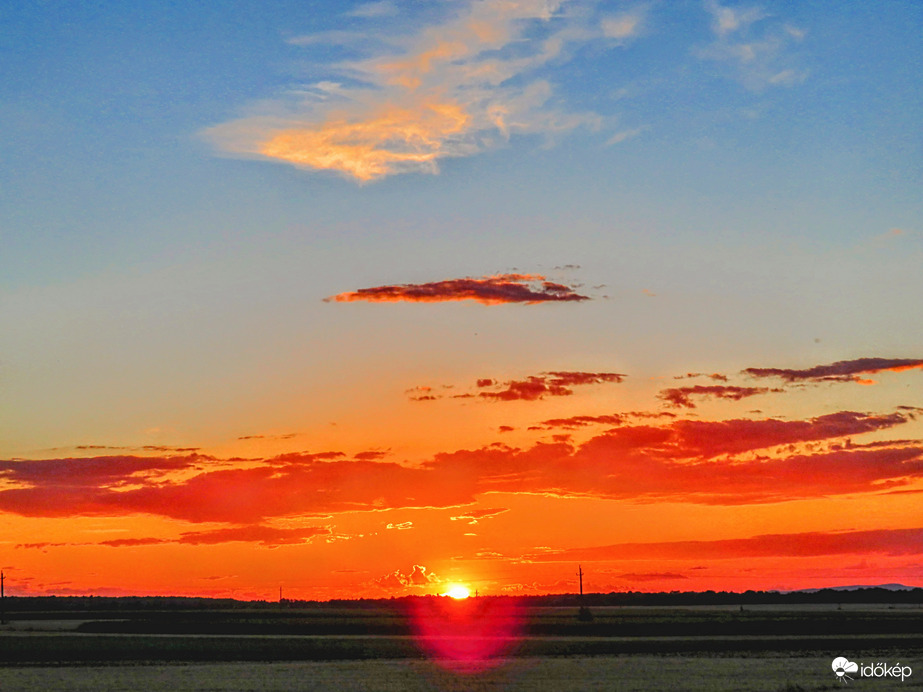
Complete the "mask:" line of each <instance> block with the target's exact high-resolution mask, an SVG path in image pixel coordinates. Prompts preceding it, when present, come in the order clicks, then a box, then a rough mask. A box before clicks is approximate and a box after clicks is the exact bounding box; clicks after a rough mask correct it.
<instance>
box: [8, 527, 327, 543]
mask: <svg viewBox="0 0 923 692" xmlns="http://www.w3.org/2000/svg"><path fill="white" fill-rule="evenodd" d="M329 533H330V530H329V529H327V528H324V527H317V526H309V527H304V528H294V529H277V528H273V527H271V526H259V525H255V526H231V527H226V528H220V529H211V530H208V531H186V532H184V533H182V534H181V535H180V536H179V537H178V538H115V539H112V540H109V541H100V542H99V543H22V544H20V545H18V546H16V547H17V548H32V549H36V548H37V549H45V548H49V547H60V546H70V545H103V546H107V547H109V548H135V547H138V546H145V545H163V544H167V543H173V544H184V545H216V544H219V543H231V542H237V541H239V542H243V543H258V544H260V545H264V546H270V547H271V546H279V545H295V544H299V543H305V542H307V541H308V540H309V539H311V538H312V537H314V536H318V535H328V534H329Z"/></svg>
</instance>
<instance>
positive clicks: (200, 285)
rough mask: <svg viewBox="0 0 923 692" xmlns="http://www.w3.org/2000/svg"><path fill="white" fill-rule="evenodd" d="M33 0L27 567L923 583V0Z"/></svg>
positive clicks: (14, 479) (12, 548)
mask: <svg viewBox="0 0 923 692" xmlns="http://www.w3.org/2000/svg"><path fill="white" fill-rule="evenodd" d="M6 5H9V7H8V8H6V7H5V8H4V20H3V27H2V29H0V33H2V40H0V61H2V64H3V65H4V67H5V68H6V69H5V70H4V77H3V79H0V104H3V105H2V107H0V125H2V127H0V151H2V157H3V163H4V165H3V166H2V167H0V237H2V245H0V247H2V249H0V325H2V328H0V568H2V569H3V572H4V574H5V575H6V577H7V580H6V582H5V586H6V589H7V593H12V594H20V595H30V594H35V595H38V594H60V595H66V594H188V595H214V596H234V597H239V598H263V599H275V598H277V597H278V590H279V587H280V586H281V587H282V588H283V590H284V594H285V595H286V596H288V597H291V598H319V599H325V598H354V597H359V596H370V597H388V596H392V595H400V594H409V593H442V592H443V591H444V590H446V589H447V588H448V587H449V585H450V584H452V583H460V584H464V585H467V586H468V587H469V588H471V589H476V590H478V591H479V592H481V593H493V594H499V593H529V594H532V593H548V592H564V591H570V592H573V591H575V590H576V588H577V578H576V572H577V569H578V565H580V566H582V569H583V571H584V573H585V575H586V576H585V579H584V585H585V587H586V588H587V589H588V590H590V591H612V590H615V591H623V590H631V589H634V590H651V591H657V590H705V589H718V590H721V589H735V590H743V589H798V588H807V587H811V588H816V587H824V586H834V585H848V584H882V583H893V582H900V583H905V584H910V585H915V586H923V521H921V519H920V511H919V507H920V499H921V497H923V496H921V492H923V420H921V414H923V399H921V392H923V353H921V351H920V349H921V344H923V320H921V319H920V317H921V315H920V305H921V301H920V296H923V272H921V271H920V267H921V266H923V244H921V239H923V213H921V212H923V208H921V204H920V203H921V197H920V190H921V189H923V177H921V173H923V171H921V168H920V160H919V153H920V151H923V141H921V129H920V127H919V123H920V122H921V121H923V113H921V105H923V104H921V101H920V89H919V81H920V80H919V70H917V69H915V67H914V66H918V65H919V64H920V54H919V51H920V41H919V35H920V29H921V13H920V4H919V2H914V1H912V0H894V2H892V3H889V5H888V11H887V12H881V11H878V10H876V9H875V8H874V7H872V5H871V4H870V3H843V4H837V3H785V2H781V0H754V2H753V3H747V4H744V5H742V4H739V3H731V2H730V0H728V1H727V2H724V1H723V0H707V1H706V2H692V3H671V2H664V3H634V4H631V3H628V4H626V3H622V2H616V1H615V0H515V1H513V0H445V1H444V2H435V3H420V2H410V1H409V0H382V1H380V2H379V1H376V2H371V3H370V2H363V1H362V0H336V1H334V0H316V1H314V2H311V3H307V4H306V3H304V2H302V1H301V0H297V1H293V0H264V1H261V2H259V3H239V2H233V3H232V2H227V0H214V1H213V2H209V3H108V4H107V6H106V7H105V8H100V7H98V6H97V5H98V4H97V3H6Z"/></svg>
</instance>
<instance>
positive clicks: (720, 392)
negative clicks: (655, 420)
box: [657, 384, 782, 408]
mask: <svg viewBox="0 0 923 692" xmlns="http://www.w3.org/2000/svg"><path fill="white" fill-rule="evenodd" d="M781 391H782V390H781V389H770V388H769V387H735V386H733V385H700V384H697V385H693V386H691V387H671V388H669V389H664V390H662V391H661V392H660V393H659V394H658V395H657V396H658V397H659V398H661V399H663V400H664V401H666V402H667V404H669V405H670V406H673V407H674V408H695V407H696V405H695V403H694V402H693V400H692V399H693V397H713V398H715V399H730V400H731V401H740V400H741V399H745V398H747V397H750V396H756V395H757V394H766V393H767V392H781Z"/></svg>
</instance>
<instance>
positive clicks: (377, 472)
mask: <svg viewBox="0 0 923 692" xmlns="http://www.w3.org/2000/svg"><path fill="white" fill-rule="evenodd" d="M911 415H912V414H911V413H908V414H902V413H893V414H882V415H868V414H860V413H855V412H849V411H843V412H840V413H834V414H829V415H825V416H819V417H816V418H813V419H808V420H802V421H782V420H777V419H772V418H769V419H763V420H745V419H735V420H726V421H714V422H706V421H693V420H674V421H671V422H670V423H669V424H667V425H663V426H651V425H623V426H620V427H615V428H612V429H610V430H607V431H605V432H603V433H602V434H599V435H597V436H595V437H592V438H590V439H589V440H587V441H586V442H583V443H582V444H579V445H574V444H572V443H571V442H570V441H569V440H567V439H563V438H562V439H559V440H558V441H556V442H555V443H551V444H549V443H537V444H535V445H533V446H532V447H529V448H526V449H518V448H514V447H508V446H506V445H502V444H498V443H494V444H492V445H489V446H487V447H483V448H480V449H474V450H459V451H455V452H444V453H439V454H436V455H435V456H433V457H432V458H431V459H429V460H427V461H424V462H423V463H421V464H419V465H414V466H411V465H405V464H400V463H396V462H391V461H383V460H378V459H357V458H353V459H347V458H345V457H343V455H341V454H339V453H332V452H331V453H323V454H317V455H311V454H288V455H284V456H281V457H274V458H271V459H265V460H251V461H240V462H234V463H235V464H236V465H235V466H233V467H230V468H228V467H227V466H228V463H229V462H225V463H224V464H222V465H220V466H219V467H218V468H217V469H214V468H208V467H205V468H203V469H200V470H198V473H196V475H193V476H191V477H185V478H172V479H165V478H164V477H163V476H162V475H157V474H153V475H147V476H139V475H137V473H136V470H137V468H138V467H139V466H142V465H143V466H144V467H145V468H146V469H148V470H156V469H160V468H163V469H169V470H172V469H174V468H176V467H177V465H178V464H182V463H184V461H186V460H176V459H170V458H166V459H159V460H158V459H142V460H134V459H130V458H129V459H125V458H112V457H108V458H100V459H95V460H76V461H77V462H82V461H88V462H89V463H88V464H87V469H92V471H93V472H92V473H89V472H87V473H83V474H77V475H76V476H75V475H69V476H66V477H65V478H64V480H63V481H62V479H61V478H60V477H58V476H57V475H55V473H53V472H48V470H49V469H51V470H54V469H56V468H58V465H56V464H49V463H47V462H43V461H41V460H39V461H8V462H3V463H2V464H0V479H2V480H3V481H4V482H5V484H6V486H7V487H6V489H4V490H0V511H6V512H12V513H15V514H20V515H23V516H29V517H67V516H78V515H107V516H120V515H127V514H134V513H145V514H151V515H159V516H164V517H170V518H173V519H181V520H186V521H193V522H224V523H228V524H236V525H242V524H248V525H255V524H259V523H261V522H263V521H265V520H267V519H270V518H276V517H289V516H305V515H314V516H326V515H328V514H331V513H337V512H350V511H363V510H364V511H369V510H381V509H393V508H411V507H451V506H459V505H468V504H471V503H472V502H475V501H476V500H477V498H478V497H479V496H481V495H483V494H484V493H487V492H493V491H496V492H528V493H549V494H555V495H561V496H568V495H570V496H592V497H599V498H610V499H624V500H633V501H644V502H648V501H655V500H669V501H673V502H690V503H697V504H716V505H740V504H748V503H763V502H778V501H782V500H790V499H796V498H809V497H824V496H829V495H838V494H848V493H868V492H881V491H886V490H893V489H897V488H902V487H905V486H907V485H909V483H910V482H911V481H912V480H914V479H920V478H923V447H921V446H920V445H919V443H918V442H917V441H902V440H896V441H891V442H880V441H877V442H874V443H872V444H870V445H867V446H864V447H863V446H860V445H856V444H855V443H852V442H850V441H849V440H850V438H851V437H854V436H856V435H860V434H863V433H871V432H875V431H881V430H886V429H888V428H891V427H894V426H897V425H900V424H903V423H905V422H906V421H907V420H908V419H909V418H910V417H911ZM822 441H838V442H837V443H836V444H831V443H829V442H828V443H827V444H826V446H821V445H815V446H814V448H813V451H808V452H803V451H797V448H796V447H794V446H793V445H798V444H802V443H812V442H813V443H818V442H822ZM772 450H776V451H775V452H774V453H773V452H772ZM757 451H760V454H759V455H755V454H753V453H754V452H757ZM49 461H59V460H49ZM135 461H137V462H138V463H137V464H135V463H133V462H135ZM75 478H76V480H75ZM472 516H473V515H472ZM485 516H486V515H485ZM253 530H255V529H253ZM228 531H229V532H230V533H221V534H220V535H219V537H221V538H222V539H228V536H231V535H234V533H233V531H242V529H240V528H235V529H233V531H232V530H231V529H229V530H228ZM214 535H216V534H190V535H189V536H186V537H185V540H187V541H188V540H192V538H195V539H197V540H202V541H205V540H207V539H208V538H209V537H210V536H214ZM251 537H252V538H255V539H257V540H258V537H257V536H256V535H254V536H251ZM274 537H275V539H279V538H280V537H282V534H278V533H277V534H274ZM291 537H292V538H293V539H295V538H297V535H295V534H292V536H291Z"/></svg>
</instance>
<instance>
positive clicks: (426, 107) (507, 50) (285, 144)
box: [208, 0, 640, 182]
mask: <svg viewBox="0 0 923 692" xmlns="http://www.w3.org/2000/svg"><path fill="white" fill-rule="evenodd" d="M565 4H566V3H565V2H564V0H494V1H492V2H469V3H466V4H465V5H463V6H462V8H461V9H460V10H458V11H455V12H453V13H452V14H451V16H449V17H447V18H445V19H443V20H442V21H440V22H437V23H434V24H431V25H429V26H425V27H423V28H422V29H419V30H417V31H416V33H414V34H412V35H410V36H393V35H392V36H389V37H388V39H387V41H386V42H385V44H384V45H385V46H387V47H386V48H385V49H382V48H381V45H382V44H379V46H378V48H379V50H378V52H377V53H376V54H375V55H373V56H371V57H367V58H361V59H354V60H351V61H346V62H342V63H340V64H338V65H336V66H332V71H333V72H335V73H336V74H337V75H338V77H337V78H336V80H328V81H330V82H332V83H334V84H336V86H337V91H336V93H335V94H334V93H333V92H331V91H330V90H329V89H327V90H324V89H321V90H318V89H317V88H315V87H316V85H312V86H311V87H310V88H309V89H303V90H301V91H300V93H299V95H298V97H293V98H290V99H289V100H288V101H280V102H278V103H275V104H270V105H267V104H264V108H266V109H268V111H269V112H268V113H264V114H261V115H255V116H253V117H249V118H244V119H241V120H237V121H234V122H230V123H226V124H224V125H219V126H217V127H214V128H211V130H209V131H208V135H209V136H210V137H212V138H213V139H214V140H216V141H217V142H218V143H219V144H220V146H221V147H222V148H223V149H225V150H227V151H232V152H237V153H243V154H249V155H255V156H259V157H264V158H268V159H275V160H279V161H285V162H287V163H291V164H294V165H296V166H301V167H305V168H310V169H316V170H331V171H336V172H339V173H341V174H344V175H347V176H349V177H352V178H354V179H356V180H358V181H363V182H364V181H370V180H374V179H376V178H381V177H383V176H387V175H391V174H395V173H406V172H424V173H435V172H437V170H438V162H439V161H440V160H441V159H444V158H447V157H455V156H468V155H471V154H474V153H477V152H479V151H482V150H484V149H487V148H490V147H494V146H497V145H498V144H499V143H502V142H504V141H506V140H507V139H508V138H509V137H510V136H512V135H515V134H530V133H538V134H546V135H550V134H554V133H558V132H565V131H568V130H572V129H574V128H575V127H579V126H585V125H588V126H596V125H598V124H599V123H600V118H599V117H598V116H595V115H592V114H574V113H569V112H567V111H565V110H562V109H558V108H557V107H555V106H554V105H552V104H551V101H552V87H551V85H550V83H549V82H548V81H546V80H545V79H543V78H542V77H541V76H539V75H538V74H537V71H538V69H539V68H541V67H542V66H545V65H548V64H549V63H551V62H553V61H556V60H563V59H564V57H565V53H566V51H565V48H566V46H567V44H568V43H569V42H570V41H572V40H578V39H579V40H581V41H585V40H587V39H588V38H589V37H588V36H587V35H586V33H585V32H579V31H578V32H575V31H573V30H572V27H571V26H570V24H571V23H570V22H569V21H568V16H567V15H566V13H563V12H561V9H562V6H563V5H565ZM447 7H448V11H453V10H456V9H457V8H458V5H457V4H455V5H452V6H447ZM394 9H396V8H395V7H394V5H393V4H392V3H389V2H377V3H371V4H367V5H364V6H362V7H360V8H358V9H357V10H355V11H354V12H353V13H352V14H353V16H356V17H373V16H382V15H385V14H391V13H392V12H393V10H394ZM639 21H640V20H639V19H634V20H632V18H631V17H629V16H628V15H625V16H622V17H621V18H618V19H612V20H610V24H609V25H608V26H609V33H610V34H612V35H613V36H614V39H613V40H625V39H626V38H627V37H629V36H630V35H631V34H633V33H634V32H635V31H636V27H637V26H639V24H638V22H639ZM311 38H312V37H301V43H305V42H307V41H310V39H311ZM592 38H598V39H604V38H605V35H604V34H603V30H602V29H601V28H599V27H598V26H597V27H596V31H595V33H594V35H593V36H592ZM374 40H375V37H374V36H371V35H370V36H368V40H366V41H365V43H366V45H371V44H372V43H373V42H374Z"/></svg>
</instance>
